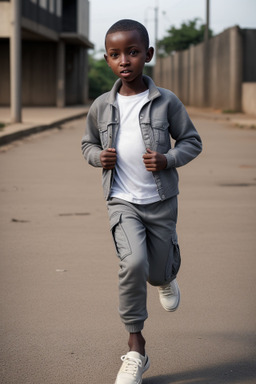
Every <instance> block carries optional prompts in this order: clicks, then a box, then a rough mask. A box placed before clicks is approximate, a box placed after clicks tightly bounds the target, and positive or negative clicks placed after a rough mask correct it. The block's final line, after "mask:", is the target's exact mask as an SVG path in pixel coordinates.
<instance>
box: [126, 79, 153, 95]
mask: <svg viewBox="0 0 256 384" xmlns="http://www.w3.org/2000/svg"><path fill="white" fill-rule="evenodd" d="M147 89H148V87H147V85H146V84H145V83H144V81H143V78H142V77H141V79H140V81H138V79H136V81H134V82H129V83H126V82H124V81H122V85H121V87H120V89H119V93H120V95H122V96H132V95H137V94H138V93H142V92H144V91H146V90H147Z"/></svg>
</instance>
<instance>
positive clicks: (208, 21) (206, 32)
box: [204, 0, 210, 42]
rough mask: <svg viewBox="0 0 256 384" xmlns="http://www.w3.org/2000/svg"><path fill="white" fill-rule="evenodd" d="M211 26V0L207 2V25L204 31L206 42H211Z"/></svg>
mask: <svg viewBox="0 0 256 384" xmlns="http://www.w3.org/2000/svg"><path fill="white" fill-rule="evenodd" d="M209 24H210V0H206V23H205V30H204V41H205V42H206V41H208V40H209Z"/></svg>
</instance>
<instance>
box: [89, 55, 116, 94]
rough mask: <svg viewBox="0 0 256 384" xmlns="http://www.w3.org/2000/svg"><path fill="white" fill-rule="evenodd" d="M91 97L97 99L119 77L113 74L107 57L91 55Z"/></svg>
mask: <svg viewBox="0 0 256 384" xmlns="http://www.w3.org/2000/svg"><path fill="white" fill-rule="evenodd" d="M88 77H89V98H90V99H92V100H93V99H96V97H98V96H100V95H101V94H102V93H104V92H107V91H109V90H110V89H111V88H112V86H113V84H114V82H115V80H116V79H117V77H116V76H115V75H114V74H113V72H112V71H111V69H110V68H109V66H108V65H107V63H106V61H105V59H104V58H103V59H99V60H98V59H96V58H95V57H94V56H93V55H90V56H89V74H88Z"/></svg>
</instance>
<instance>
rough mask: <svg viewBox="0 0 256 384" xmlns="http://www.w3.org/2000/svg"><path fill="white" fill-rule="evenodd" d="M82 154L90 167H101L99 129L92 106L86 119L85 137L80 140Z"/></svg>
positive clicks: (93, 106) (94, 107)
mask: <svg viewBox="0 0 256 384" xmlns="http://www.w3.org/2000/svg"><path fill="white" fill-rule="evenodd" d="M81 145H82V153H83V156H84V157H85V159H86V160H87V161H88V163H89V164H90V165H93V166H94V167H102V164H101V161H100V153H101V151H102V146H101V141H100V134H99V129H98V126H97V108H96V106H95V104H92V106H91V108H90V110H89V113H88V115H87V118H86V129H85V135H84V136H83V138H82V143H81Z"/></svg>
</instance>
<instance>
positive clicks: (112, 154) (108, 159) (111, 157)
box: [100, 148, 116, 169]
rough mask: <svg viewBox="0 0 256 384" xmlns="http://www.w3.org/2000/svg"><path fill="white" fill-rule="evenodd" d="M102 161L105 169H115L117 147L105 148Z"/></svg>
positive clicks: (101, 155)
mask: <svg viewBox="0 0 256 384" xmlns="http://www.w3.org/2000/svg"><path fill="white" fill-rule="evenodd" d="M100 161H101V164H102V167H103V168H104V169H113V168H115V165H116V150H115V148H108V149H104V150H103V151H102V152H101V154H100Z"/></svg>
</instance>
